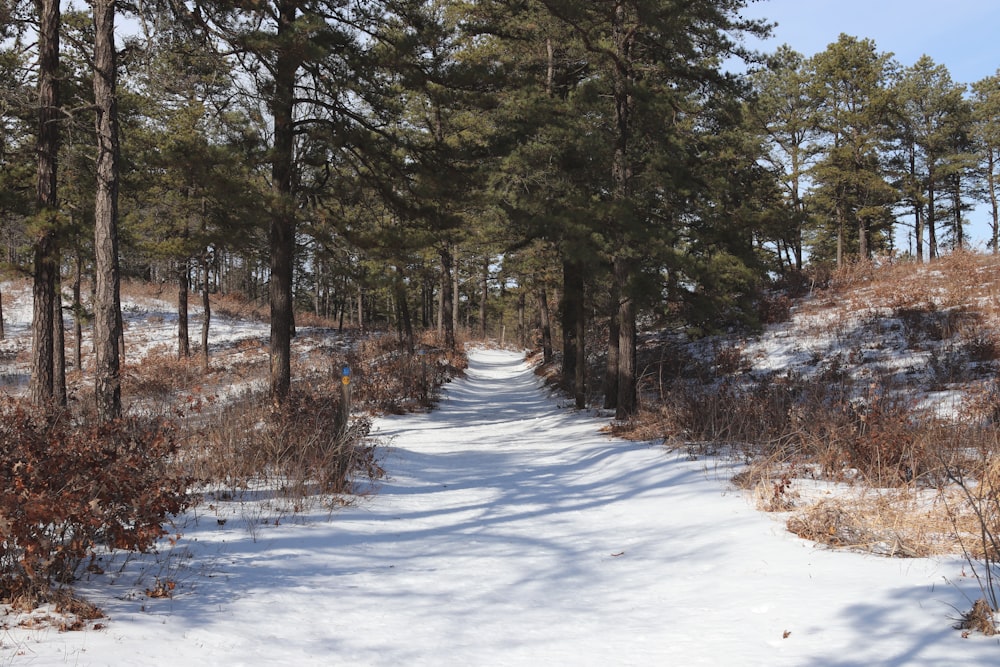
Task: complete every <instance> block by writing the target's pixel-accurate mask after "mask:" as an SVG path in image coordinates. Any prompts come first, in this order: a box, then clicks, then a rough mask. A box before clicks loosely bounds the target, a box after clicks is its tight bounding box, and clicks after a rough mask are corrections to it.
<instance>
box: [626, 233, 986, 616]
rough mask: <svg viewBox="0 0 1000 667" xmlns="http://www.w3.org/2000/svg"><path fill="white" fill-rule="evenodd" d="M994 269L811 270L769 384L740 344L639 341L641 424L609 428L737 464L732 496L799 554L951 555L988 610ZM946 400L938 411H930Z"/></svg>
mask: <svg viewBox="0 0 1000 667" xmlns="http://www.w3.org/2000/svg"><path fill="white" fill-rule="evenodd" d="M997 264H998V260H997V258H996V257H993V256H987V255H980V254H975V253H964V252H957V253H954V254H952V255H950V256H948V257H946V258H942V259H941V260H938V261H936V262H934V263H933V264H931V265H929V266H924V265H917V264H913V263H909V262H898V261H885V260H882V261H872V262H858V263H854V264H849V265H847V266H845V267H843V268H841V269H838V270H833V271H829V272H826V273H822V272H816V274H815V275H814V276H813V278H812V279H811V281H810V284H809V289H808V290H807V291H805V292H803V293H804V294H806V297H805V298H799V297H798V296H797V297H796V298H795V299H794V301H793V302H792V303H791V304H790V305H789V306H788V308H787V309H782V311H784V310H787V319H789V320H793V321H791V322H790V323H789V324H786V325H782V327H781V328H779V329H778V330H777V331H778V334H777V335H783V336H784V338H777V337H776V343H777V344H778V346H779V348H780V349H787V350H795V351H797V356H796V355H793V354H790V353H789V354H788V358H789V359H796V361H795V363H796V364H797V365H795V366H789V367H787V368H785V369H784V370H780V371H775V370H768V371H762V370H759V369H758V368H757V367H756V363H757V362H758V361H764V362H767V361H768V359H767V358H766V356H765V355H767V354H768V353H767V350H768V348H766V347H763V348H762V347H757V348H755V347H754V346H753V339H740V338H739V337H738V336H732V335H731V336H728V337H722V338H719V339H716V341H715V342H709V341H684V340H678V339H676V338H669V337H668V338H663V339H659V340H658V341H654V344H652V345H650V346H648V347H647V349H645V350H642V351H641V357H640V363H641V364H643V365H642V368H643V369H644V372H643V375H642V378H643V383H642V392H641V396H642V410H641V412H640V414H639V415H638V416H637V417H636V418H635V419H633V420H630V421H629V422H628V423H625V424H617V425H616V428H617V429H618V431H619V432H620V433H622V434H625V435H630V436H633V437H639V438H644V439H653V438H662V439H663V440H664V442H665V443H666V444H667V445H669V446H674V447H683V448H686V449H687V450H688V451H689V452H694V453H696V454H697V453H701V452H712V453H718V452H721V451H726V452H730V453H731V454H732V455H733V456H737V457H739V458H740V459H741V460H742V461H744V462H745V463H746V464H747V465H746V466H744V468H743V469H742V472H741V473H740V474H739V475H737V477H736V478H735V479H734V483H735V484H736V485H737V486H740V487H741V488H745V489H747V490H748V492H750V494H751V495H752V497H753V498H754V499H755V501H756V502H757V504H758V506H759V507H760V508H761V509H763V510H765V511H770V512H786V513H788V515H789V516H788V519H787V525H788V528H789V530H791V531H792V532H794V533H796V534H799V535H801V536H802V537H805V538H808V539H810V540H814V541H816V542H819V543H822V544H826V545H829V546H831V547H835V548H848V549H858V550H864V551H868V552H873V553H879V554H884V555H889V556H896V557H913V556H926V555H931V554H944V553H950V554H954V553H962V554H965V555H966V557H967V559H968V561H969V563H970V565H971V566H972V568H973V571H974V576H975V577H976V578H977V580H978V581H979V582H980V585H981V587H982V592H983V600H984V603H985V604H986V605H987V608H988V609H990V608H991V609H993V610H996V609H997V605H998V602H1000V600H998V597H1000V596H998V589H1000V500H998V498H1000V464H998V461H1000V456H998V454H1000V443H998V425H1000V390H998V389H997V387H998V385H997V383H996V381H995V379H994V378H995V377H996V374H997V373H998V372H1000V344H998V340H1000V338H998V336H997V334H996V333H995V332H996V331H997V330H1000V299H998V296H1000V281H998V280H997V279H996V276H997V275H998V271H997V268H998V267H997ZM785 314H786V313H784V312H779V313H777V315H776V317H775V319H780V318H781V316H783V315H785ZM793 318H794V319H793ZM781 332H785V333H781ZM761 350H763V351H761ZM809 350H812V352H811V355H812V356H811V358H810V359H809V360H808V361H807V362H805V363H802V362H800V361H797V360H798V359H801V358H802V356H803V355H804V354H805V355H806V356H808V353H809ZM754 355H758V356H754ZM762 357H763V358H762ZM764 366H765V368H766V367H767V364H765V365H764ZM771 368H773V365H772V366H771ZM959 394H961V395H962V396H963V397H964V398H963V399H962V400H961V402H960V403H957V404H956V405H955V407H953V408H948V407H947V405H942V400H939V399H937V398H936V397H937V396H938V395H940V396H942V397H943V399H944V400H948V401H956V400H957V399H955V398H954V397H955V396H957V395H959ZM817 484H818V485H821V486H819V487H817ZM816 488H826V489H835V490H834V491H832V493H831V492H830V491H828V492H827V493H826V494H818V493H816V491H815V489H816ZM979 606H980V607H981V606H982V605H979ZM970 614H971V615H972V616H974V617H975V618H976V619H981V618H983V617H984V616H985V615H984V614H983V613H982V609H979V612H978V613H973V612H970ZM977 622H978V621H977ZM990 623H992V617H990ZM970 627H973V626H970ZM974 627H980V626H978V625H976V626H974Z"/></svg>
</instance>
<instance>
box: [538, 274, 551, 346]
mask: <svg viewBox="0 0 1000 667" xmlns="http://www.w3.org/2000/svg"><path fill="white" fill-rule="evenodd" d="M538 320H539V325H540V326H541V329H542V331H541V334H542V361H543V362H544V363H546V364H551V363H552V319H551V317H550V315H549V298H548V296H546V293H545V286H544V285H543V286H542V287H541V288H540V289H539V290H538Z"/></svg>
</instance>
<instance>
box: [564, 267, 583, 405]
mask: <svg viewBox="0 0 1000 667" xmlns="http://www.w3.org/2000/svg"><path fill="white" fill-rule="evenodd" d="M583 299H584V279H583V267H582V266H581V265H580V264H579V263H578V262H574V261H569V260H563V307H562V330H563V388H564V389H565V390H566V391H567V392H568V393H569V394H570V395H571V396H573V398H574V400H575V402H576V407H578V408H580V409H583V408H585V407H586V391H585V383H586V370H587V366H586V354H587V352H586V346H585V342H584V337H583V332H584V331H585V330H586V327H585V325H584V319H583V318H584V303H583Z"/></svg>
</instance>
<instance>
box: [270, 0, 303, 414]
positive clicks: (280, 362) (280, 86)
mask: <svg viewBox="0 0 1000 667" xmlns="http://www.w3.org/2000/svg"><path fill="white" fill-rule="evenodd" d="M297 5H298V3H296V2H291V1H282V2H279V3H278V28H277V32H278V42H279V43H281V42H282V40H290V39H291V33H293V32H294V27H295V26H294V23H295V18H296V7H297ZM298 67H299V61H298V55H296V54H295V53H294V52H292V51H291V50H289V49H287V48H285V49H283V50H280V51H279V53H278V54H277V58H276V61H275V65H274V73H275V74H274V82H273V94H272V97H271V100H270V106H271V114H272V116H273V120H274V150H273V153H272V155H273V158H272V160H273V162H272V164H271V181H272V187H273V188H274V192H275V195H276V200H277V202H276V210H274V211H273V212H272V215H271V228H270V248H271V257H270V265H271V288H270V305H271V345H270V358H271V396H272V397H273V398H274V399H275V400H277V401H279V402H281V401H284V399H285V398H286V397H287V396H288V390H289V388H290V387H291V382H292V366H291V361H292V352H291V345H292V327H293V326H294V321H293V317H292V307H293V304H292V272H293V270H294V261H295V205H294V202H293V201H292V183H293V178H292V172H293V168H294V165H293V162H294V156H295V154H294V150H295V146H294V142H295V127H294V124H293V117H292V116H293V110H294V106H295V97H294V94H295V73H296V71H297V70H298Z"/></svg>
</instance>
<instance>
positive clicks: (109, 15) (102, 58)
mask: <svg viewBox="0 0 1000 667" xmlns="http://www.w3.org/2000/svg"><path fill="white" fill-rule="evenodd" d="M92 5H93V11H94V102H95V106H96V107H97V121H96V126H97V192H96V195H95V198H94V256H95V291H94V348H95V351H96V353H97V354H96V356H97V364H96V369H95V385H96V398H97V417H98V420H100V421H101V422H108V421H112V420H115V419H118V418H119V417H121V413H122V403H121V368H120V350H119V343H120V342H121V341H120V339H121V337H122V332H121V302H120V299H121V296H120V283H121V278H120V274H119V266H118V105H117V100H116V98H115V95H116V87H117V78H118V65H117V61H116V53H115V43H114V38H115V2H114V0H93V1H92Z"/></svg>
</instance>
